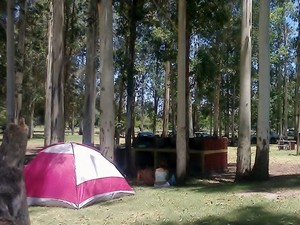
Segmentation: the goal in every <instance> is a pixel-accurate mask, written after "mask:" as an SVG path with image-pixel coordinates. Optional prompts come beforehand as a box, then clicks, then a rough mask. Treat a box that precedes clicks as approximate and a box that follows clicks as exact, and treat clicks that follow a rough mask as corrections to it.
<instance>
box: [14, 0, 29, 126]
mask: <svg viewBox="0 0 300 225" xmlns="http://www.w3.org/2000/svg"><path fill="white" fill-rule="evenodd" d="M26 14H27V1H26V0H22V1H20V19H19V37H18V45H17V49H18V51H17V52H18V54H17V59H18V61H17V67H16V70H17V72H16V90H15V91H16V95H15V96H16V100H15V104H16V106H15V117H16V118H15V119H16V121H19V117H20V116H21V110H22V89H23V87H22V86H23V76H24V60H25V30H26Z"/></svg>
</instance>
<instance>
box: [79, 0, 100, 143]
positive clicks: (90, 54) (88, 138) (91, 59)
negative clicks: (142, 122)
mask: <svg viewBox="0 0 300 225" xmlns="http://www.w3.org/2000/svg"><path fill="white" fill-rule="evenodd" d="M97 18H98V17H97V0H90V4H89V17H88V24H89V25H88V27H87V47H86V48H87V50H86V51H87V52H86V54H87V56H86V74H85V94H84V109H83V110H84V113H83V136H82V143H84V144H87V145H91V146H93V145H94V124H95V101H96V63H95V62H96V60H95V59H96V49H97V48H96V46H97V34H98V32H97V24H98V19H97Z"/></svg>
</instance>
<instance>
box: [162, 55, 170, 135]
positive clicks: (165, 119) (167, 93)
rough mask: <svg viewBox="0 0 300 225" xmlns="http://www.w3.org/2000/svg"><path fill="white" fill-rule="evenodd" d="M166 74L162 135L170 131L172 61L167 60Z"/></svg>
mask: <svg viewBox="0 0 300 225" xmlns="http://www.w3.org/2000/svg"><path fill="white" fill-rule="evenodd" d="M165 66H166V67H165V68H166V74H165V93H164V110H163V131H162V137H167V136H168V131H169V109H170V72H171V63H170V61H167V62H166V65H165Z"/></svg>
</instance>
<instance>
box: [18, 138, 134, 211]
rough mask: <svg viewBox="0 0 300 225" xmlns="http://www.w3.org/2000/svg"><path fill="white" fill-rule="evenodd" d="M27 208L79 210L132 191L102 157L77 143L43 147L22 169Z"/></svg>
mask: <svg viewBox="0 0 300 225" xmlns="http://www.w3.org/2000/svg"><path fill="white" fill-rule="evenodd" d="M24 178H25V185H26V192H27V202H28V204H29V205H43V206H58V207H69V208H76V209H78V208H82V207H84V206H88V205H91V204H93V203H96V202H101V201H107V200H110V199H114V198H118V197H122V196H126V195H132V194H134V190H133V189H132V188H131V187H130V185H129V184H128V183H127V181H126V179H125V178H124V177H123V176H122V174H121V173H120V172H119V171H118V170H117V168H116V167H115V166H114V165H113V164H112V163H111V162H109V161H108V160H107V159H105V158H104V157H103V156H102V154H101V153H99V152H98V151H96V149H93V148H91V147H89V146H85V145H82V144H77V143H59V144H54V145H50V146H46V147H44V149H42V150H41V151H40V152H39V153H38V154H37V156H36V157H35V158H34V159H33V160H32V161H31V162H30V163H29V164H28V165H27V166H26V167H25V168H24Z"/></svg>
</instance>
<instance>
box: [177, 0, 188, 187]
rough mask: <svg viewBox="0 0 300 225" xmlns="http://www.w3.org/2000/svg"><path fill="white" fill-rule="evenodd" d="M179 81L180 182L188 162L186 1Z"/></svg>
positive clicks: (181, 9)
mask: <svg viewBox="0 0 300 225" xmlns="http://www.w3.org/2000/svg"><path fill="white" fill-rule="evenodd" d="M177 58H178V81H177V91H178V92H177V133H176V153H177V163H176V174H177V179H178V181H179V182H183V181H184V180H185V177H186V162H187V121H186V117H187V107H186V104H187V102H186V82H187V80H186V1H185V0H179V6H178V56H177Z"/></svg>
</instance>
